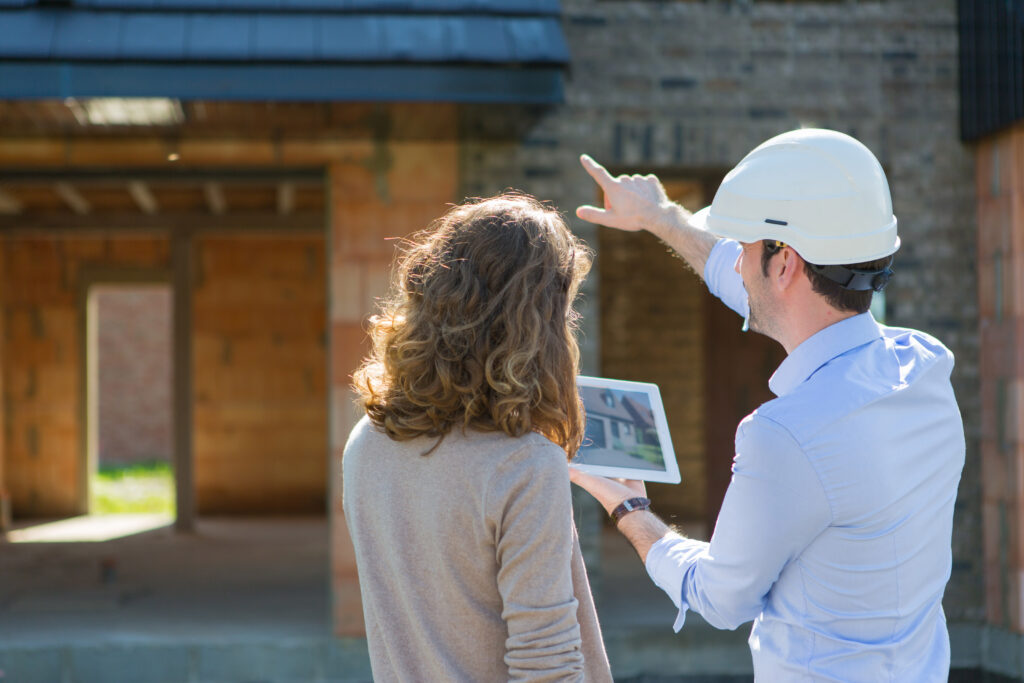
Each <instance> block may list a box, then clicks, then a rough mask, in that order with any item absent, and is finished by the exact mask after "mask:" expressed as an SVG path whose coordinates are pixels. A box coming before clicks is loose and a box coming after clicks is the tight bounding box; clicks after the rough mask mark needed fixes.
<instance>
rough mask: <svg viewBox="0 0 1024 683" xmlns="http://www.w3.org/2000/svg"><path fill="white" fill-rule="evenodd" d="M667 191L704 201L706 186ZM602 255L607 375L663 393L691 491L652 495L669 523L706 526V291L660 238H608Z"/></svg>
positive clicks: (663, 490)
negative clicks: (648, 384)
mask: <svg viewBox="0 0 1024 683" xmlns="http://www.w3.org/2000/svg"><path fill="white" fill-rule="evenodd" d="M667 189H668V191H669V193H670V194H671V195H672V196H674V197H679V198H682V197H684V196H685V197H687V198H690V199H693V198H697V200H698V201H700V200H701V199H702V197H703V192H702V190H701V186H700V184H699V183H689V184H688V183H680V182H675V183H671V184H670V185H669V186H668V188H667ZM597 248H598V251H599V253H600V254H601V262H600V267H599V269H598V285H599V286H598V289H599V295H600V301H601V336H600V339H601V364H600V367H601V373H602V374H603V375H604V376H607V377H616V378H619V379H633V380H639V381H642V382H654V383H656V384H657V385H658V387H659V389H660V392H661V397H662V402H663V403H664V406H665V412H666V413H667V415H668V421H669V430H670V431H671V433H672V435H673V439H672V444H673V447H674V450H675V453H676V460H677V461H678V463H679V473H680V475H681V476H682V479H683V481H684V482H686V485H685V486H682V487H681V486H670V485H657V484H651V485H650V486H649V492H650V494H651V496H652V498H653V500H656V501H657V502H658V513H659V514H660V515H662V516H663V517H665V518H666V519H667V520H670V521H671V522H673V523H677V522H679V523H692V522H694V521H703V515H704V507H705V504H706V500H705V488H704V487H703V486H702V485H701V483H702V482H703V481H704V479H705V457H704V420H705V412H704V397H705V394H704V381H705V377H704V352H705V349H704V334H703V322H704V307H705V305H706V301H705V298H704V291H703V290H704V286H703V285H702V284H701V283H700V280H699V279H698V278H697V276H696V275H694V274H693V273H692V272H690V271H689V269H688V268H685V267H684V266H683V262H682V261H681V260H680V259H679V258H678V257H676V256H675V255H673V254H672V253H670V251H669V249H668V248H667V247H666V246H665V245H664V244H663V243H662V242H661V241H660V240H658V239H657V238H655V237H654V236H652V235H649V234H646V233H643V234H633V233H626V232H618V231H612V230H604V231H601V232H600V233H598V240H597Z"/></svg>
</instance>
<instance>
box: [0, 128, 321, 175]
mask: <svg viewBox="0 0 1024 683" xmlns="http://www.w3.org/2000/svg"><path fill="white" fill-rule="evenodd" d="M2 145H3V138H0V146H2ZM136 180H137V181H140V182H143V183H147V184H149V185H161V186H164V185H166V186H175V187H195V186H196V185H200V184H202V183H206V182H211V183H219V184H221V185H224V186H235V185H253V184H257V185H274V184H277V183H291V184H293V185H295V186H296V187H320V186H323V184H324V172H323V171H322V170H321V169H317V168H308V167H303V168H290V169H281V170H278V169H262V168H245V169H243V168H226V169H223V170H208V169H190V168H181V169H180V170H173V171H169V170H167V169H163V168H135V169H127V168H126V167H124V166H95V167H92V168H88V169H73V168H60V169H34V170H33V169H25V168H20V169H19V168H3V167H2V166H0V184H2V185H3V186H4V187H20V186H22V185H32V186H36V185H48V184H50V183H57V182H65V183H70V184H72V185H74V186H75V187H89V186H90V185H101V186H109V185H111V184H117V183H122V182H123V183H129V182H132V181H136Z"/></svg>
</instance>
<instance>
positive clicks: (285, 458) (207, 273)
mask: <svg viewBox="0 0 1024 683" xmlns="http://www.w3.org/2000/svg"><path fill="white" fill-rule="evenodd" d="M195 254H196V283H195V288H194V292H193V316H194V317H193V333H194V341H193V343H194V346H193V353H194V359H193V363H194V373H195V374H194V376H193V406H194V413H193V415H194V420H195V423H194V448H195V455H194V457H195V485H196V500H197V508H198V512H199V513H200V514H221V513H254V512H259V513H281V512H287V513H295V512H302V513H321V512H323V511H324V509H325V505H326V499H327V457H326V453H327V387H326V372H327V371H326V362H327V360H326V359H327V354H326V324H327V294H326V291H327V285H326V279H325V278H326V276H325V270H324V263H325V255H324V238H323V237H322V236H320V235H302V236H296V235H281V234H264V235H250V234H245V233H242V234H237V233H236V234H229V235H223V236H221V235H209V236H199V237H197V238H196V243H195Z"/></svg>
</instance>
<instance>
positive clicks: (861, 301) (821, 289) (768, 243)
mask: <svg viewBox="0 0 1024 683" xmlns="http://www.w3.org/2000/svg"><path fill="white" fill-rule="evenodd" d="M763 247H764V248H763V249H762V250H761V272H762V273H763V274H764V276H765V277H768V263H769V262H770V261H771V260H772V256H774V255H775V254H777V253H778V252H779V248H778V247H777V246H776V241H775V240H764V242H763ZM801 258H802V257H801ZM891 261H892V257H891V256H883V257H882V258H880V259H875V260H874V261H864V262H862V263H850V264H847V265H846V267H847V268H850V269H851V270H882V269H883V268H885V267H886V266H887V265H889V263H890V262H891ZM804 273H806V274H807V279H808V280H810V282H811V289H812V290H813V291H814V292H816V293H817V294H820V295H822V296H823V297H825V300H826V301H827V302H828V304H829V305H830V306H831V307H832V308H834V309H836V310H838V311H852V312H853V313H864V312H865V311H867V310H868V309H869V308H871V297H872V296H873V295H874V292H873V291H872V290H870V289H868V290H853V289H846V288H845V287H843V286H842V285H841V284H839V283H838V282H835V281H833V280H829V279H828V278H827V277H825V276H824V275H822V274H821V273H819V272H817V271H815V270H814V269H813V268H811V264H810V263H808V262H807V261H804Z"/></svg>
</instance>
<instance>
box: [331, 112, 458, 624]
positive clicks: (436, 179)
mask: <svg viewBox="0 0 1024 683" xmlns="http://www.w3.org/2000/svg"><path fill="white" fill-rule="evenodd" d="M455 114H456V110H455V108H454V107H452V106H447V105H440V106H419V105H413V106H398V107H393V108H390V109H387V110H385V111H384V112H382V116H383V117H384V118H383V119H382V121H381V125H382V127H384V128H385V129H387V130H391V131H392V133H393V136H394V137H392V138H391V139H388V140H387V141H383V140H379V141H377V142H376V149H372V148H371V149H369V150H367V153H366V155H365V156H361V155H356V156H353V157H352V158H350V159H343V160H338V161H336V162H334V163H332V164H331V165H330V167H329V172H328V179H329V193H330V222H331V230H330V244H331V247H330V261H329V278H330V304H329V307H330V330H331V360H330V363H331V367H330V405H331V417H330V422H331V429H330V434H331V437H330V445H331V454H332V457H331V466H332V475H331V479H332V489H331V490H332V499H331V517H332V520H333V521H332V524H331V529H332V539H331V563H332V588H333V590H332V596H333V600H334V604H333V615H334V630H335V632H336V633H337V634H338V635H340V636H362V635H364V634H365V629H364V625H363V614H362V606H361V602H360V597H359V584H358V577H357V575H356V566H355V556H354V554H353V550H352V542H351V539H350V538H349V535H348V528H347V527H346V525H345V522H344V518H345V515H344V510H343V509H342V498H341V492H342V487H341V457H342V451H343V449H344V446H345V441H346V439H347V438H348V433H349V431H350V430H351V429H352V427H353V425H354V424H355V422H356V421H357V420H358V419H359V417H360V413H359V411H357V410H356V408H355V404H354V402H353V401H354V398H355V397H354V395H353V392H352V390H351V389H350V388H349V385H350V384H351V381H352V372H353V371H354V370H355V368H356V367H357V366H358V365H359V362H360V360H361V359H362V358H363V357H364V356H365V354H366V353H367V351H368V350H369V343H368V342H369V339H368V337H367V335H366V331H365V330H366V328H365V324H366V319H367V317H368V316H369V315H370V314H371V313H373V312H374V310H375V309H376V301H377V299H378V298H379V297H381V296H383V295H385V294H386V293H387V291H388V285H389V275H390V266H391V263H392V261H393V259H394V256H395V246H396V243H395V241H394V240H393V239H388V238H394V237H401V236H404V235H408V234H410V233H412V232H415V231H417V230H420V229H422V228H425V227H426V226H427V225H428V224H429V223H430V222H431V221H432V220H433V219H434V218H436V217H438V216H439V215H441V214H442V213H443V212H444V211H445V209H446V208H447V204H448V203H450V202H452V201H453V200H455V199H456V179H457V171H456V169H457V162H458V154H457V151H458V149H457V145H456V144H455V143H454V142H453V141H452V140H453V139H454V136H455V125H456V116H455ZM422 119H427V120H429V121H430V122H431V128H432V133H433V135H432V136H431V138H432V139H433V140H434V141H432V142H420V141H417V140H408V139H406V138H404V137H403V136H402V134H401V131H402V130H403V129H405V128H407V127H409V126H410V125H411V124H414V123H416V122H417V121H418V120H422Z"/></svg>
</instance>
